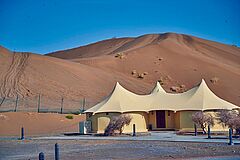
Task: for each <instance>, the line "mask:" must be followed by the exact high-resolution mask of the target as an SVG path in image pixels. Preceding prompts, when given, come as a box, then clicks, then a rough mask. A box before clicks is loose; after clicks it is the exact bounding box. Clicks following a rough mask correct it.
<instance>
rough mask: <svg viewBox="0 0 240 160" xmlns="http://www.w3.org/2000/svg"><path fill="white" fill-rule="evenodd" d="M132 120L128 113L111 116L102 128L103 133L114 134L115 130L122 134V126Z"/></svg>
mask: <svg viewBox="0 0 240 160" xmlns="http://www.w3.org/2000/svg"><path fill="white" fill-rule="evenodd" d="M131 120H132V117H131V116H130V115H126V114H123V115H120V116H115V117H113V118H112V119H111V120H110V122H109V124H108V126H107V127H106V128H105V130H104V135H106V136H110V135H114V133H115V132H116V131H118V132H119V134H122V131H123V127H124V126H125V125H126V126H128V125H129V124H130V122H131Z"/></svg>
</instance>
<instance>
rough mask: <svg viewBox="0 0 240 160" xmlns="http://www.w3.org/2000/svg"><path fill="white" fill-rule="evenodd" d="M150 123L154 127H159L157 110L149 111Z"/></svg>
mask: <svg viewBox="0 0 240 160" xmlns="http://www.w3.org/2000/svg"><path fill="white" fill-rule="evenodd" d="M148 123H149V124H151V125H152V128H153V129H155V128H157V121H156V111H150V112H149V113H148Z"/></svg>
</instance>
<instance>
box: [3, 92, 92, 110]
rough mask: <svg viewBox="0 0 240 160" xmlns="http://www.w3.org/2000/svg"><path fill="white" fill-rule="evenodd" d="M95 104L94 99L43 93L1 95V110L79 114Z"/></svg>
mask: <svg viewBox="0 0 240 160" xmlns="http://www.w3.org/2000/svg"><path fill="white" fill-rule="evenodd" d="M93 105H94V102H93V101H90V100H88V99H85V98H82V99H80V100H79V101H78V100H69V99H67V98H59V99H52V98H49V97H46V96H42V95H36V96H33V97H26V98H20V97H19V96H17V97H15V98H7V97H0V112H39V113H62V114H67V113H73V114H79V113H81V112H83V111H84V110H85V109H87V108H90V107H91V106H93Z"/></svg>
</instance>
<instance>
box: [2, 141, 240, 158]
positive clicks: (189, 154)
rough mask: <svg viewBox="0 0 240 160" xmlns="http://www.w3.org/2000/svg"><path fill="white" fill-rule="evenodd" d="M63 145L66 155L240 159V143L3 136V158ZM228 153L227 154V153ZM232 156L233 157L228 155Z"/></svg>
mask: <svg viewBox="0 0 240 160" xmlns="http://www.w3.org/2000/svg"><path fill="white" fill-rule="evenodd" d="M55 143H58V144H59V146H60V156H61V160H63V159H66V160H67V159H100V160H101V159H176V158H178V159H183V158H184V159H186V158H191V159H192V158H193V157H201V158H196V159H203V157H205V156H206V158H205V159H206V160H207V159H209V158H208V157H209V156H224V157H221V158H220V157H216V159H226V160H229V159H240V145H234V146H228V145H227V144H224V143H192V142H191V143H190V142H161V141H116V140H25V141H18V140H1V141H0V157H1V158H0V159H1V160H5V159H8V160H22V159H27V160H29V159H31V160H32V159H37V157H38V153H39V152H44V153H45V159H47V160H48V159H54V144H55ZM226 156H227V157H226ZM228 156H231V157H228Z"/></svg>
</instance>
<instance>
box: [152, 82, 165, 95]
mask: <svg viewBox="0 0 240 160" xmlns="http://www.w3.org/2000/svg"><path fill="white" fill-rule="evenodd" d="M156 92H163V93H166V91H165V90H164V89H163V87H162V86H161V84H160V83H159V82H158V81H157V83H156V85H155V87H154V88H153V90H152V92H151V93H156Z"/></svg>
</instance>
